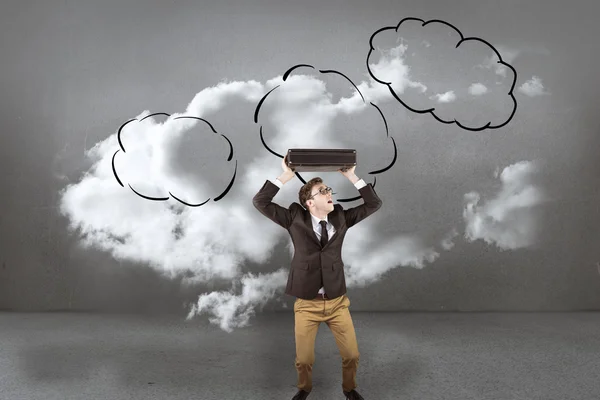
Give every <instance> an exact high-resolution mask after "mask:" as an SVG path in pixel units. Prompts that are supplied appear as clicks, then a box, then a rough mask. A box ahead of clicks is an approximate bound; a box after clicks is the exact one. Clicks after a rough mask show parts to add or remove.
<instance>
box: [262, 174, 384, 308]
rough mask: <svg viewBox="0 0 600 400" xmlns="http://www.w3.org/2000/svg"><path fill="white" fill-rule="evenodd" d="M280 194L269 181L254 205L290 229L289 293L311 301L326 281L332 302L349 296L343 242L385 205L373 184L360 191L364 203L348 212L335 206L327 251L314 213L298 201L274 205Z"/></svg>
mask: <svg viewBox="0 0 600 400" xmlns="http://www.w3.org/2000/svg"><path fill="white" fill-rule="evenodd" d="M278 191H279V187H278V186H277V185H275V184H274V183H273V182H271V181H269V180H267V181H266V182H265V184H264V185H263V187H262V188H261V189H260V190H259V191H258V193H257V194H256V195H255V196H254V198H253V199H252V204H254V207H256V209H257V210H258V211H260V212H261V213H262V214H263V215H264V216H266V217H267V218H269V219H270V220H271V221H273V222H275V223H276V224H278V225H280V226H282V227H283V228H285V229H287V231H288V232H289V234H290V236H291V237H292V242H293V243H294V257H293V258H292V264H291V268H290V272H289V274H288V281H287V286H286V289H285V293H286V294H288V295H290V296H294V297H298V298H301V299H306V300H311V299H314V298H315V297H316V296H317V293H318V292H319V289H320V288H321V282H322V283H323V286H324V287H325V293H327V297H329V298H330V299H333V298H336V297H338V296H341V295H343V294H345V293H346V278H345V275H344V262H343V261H342V243H343V241H344V236H345V235H346V231H347V230H348V229H349V228H350V227H352V226H353V225H356V224H357V223H358V222H360V221H362V220H363V219H365V218H367V217H368V216H369V215H371V214H373V213H374V212H375V211H377V210H378V209H379V208H380V207H381V205H382V204H383V203H382V201H381V199H380V198H379V197H378V196H377V194H376V193H375V189H374V188H373V185H372V184H370V183H368V184H367V186H365V187H363V188H361V189H359V193H360V194H361V196H362V198H363V200H364V204H361V205H359V206H357V207H353V208H349V209H347V210H344V209H343V207H342V206H341V205H339V204H335V206H334V208H333V211H331V212H330V213H329V214H328V215H327V220H328V221H329V222H330V223H332V224H333V226H334V227H335V230H336V232H335V234H334V235H333V236H332V237H331V238H329V241H328V242H327V244H326V245H325V246H324V247H323V248H321V244H320V242H319V239H318V238H317V235H316V234H315V232H314V231H313V226H312V221H311V218H310V212H309V211H308V210H306V209H304V208H303V207H302V206H301V205H300V204H299V203H296V202H294V203H292V204H291V205H290V206H289V207H288V208H284V207H282V206H280V205H279V204H276V203H273V202H272V200H273V197H275V195H276V194H277V192H278ZM321 277H322V281H321Z"/></svg>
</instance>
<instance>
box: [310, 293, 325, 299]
mask: <svg viewBox="0 0 600 400" xmlns="http://www.w3.org/2000/svg"><path fill="white" fill-rule="evenodd" d="M314 300H329V297H327V293H317V297H315V298H314Z"/></svg>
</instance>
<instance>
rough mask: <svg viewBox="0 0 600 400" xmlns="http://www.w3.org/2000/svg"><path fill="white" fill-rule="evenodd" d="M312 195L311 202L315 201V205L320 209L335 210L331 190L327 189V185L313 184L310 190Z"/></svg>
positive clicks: (325, 210)
mask: <svg viewBox="0 0 600 400" xmlns="http://www.w3.org/2000/svg"><path fill="white" fill-rule="evenodd" d="M310 195H311V196H312V197H311V198H310V200H309V203H310V202H311V201H312V202H313V207H314V208H315V209H317V210H319V211H324V212H331V211H333V199H332V198H331V190H329V191H327V185H325V184H324V183H319V184H318V185H315V186H313V188H312V191H311V192H310Z"/></svg>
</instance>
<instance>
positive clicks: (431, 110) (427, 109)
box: [366, 17, 517, 131]
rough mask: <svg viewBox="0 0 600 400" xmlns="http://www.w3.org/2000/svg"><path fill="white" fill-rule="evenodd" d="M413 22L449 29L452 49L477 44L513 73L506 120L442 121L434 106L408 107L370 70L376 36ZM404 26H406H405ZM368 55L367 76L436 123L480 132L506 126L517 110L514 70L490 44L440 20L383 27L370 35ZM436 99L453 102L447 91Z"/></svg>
mask: <svg viewBox="0 0 600 400" xmlns="http://www.w3.org/2000/svg"><path fill="white" fill-rule="evenodd" d="M414 21H418V22H421V24H420V26H421V27H426V26H430V25H436V24H439V25H443V26H446V27H449V28H451V29H452V30H453V31H454V32H456V33H457V34H458V36H459V38H460V39H459V40H458V41H457V43H456V44H455V46H454V48H455V49H457V48H459V46H461V45H463V46H464V45H465V44H473V43H479V44H484V45H485V46H486V47H487V48H489V49H490V50H491V51H493V53H494V54H495V56H496V57H497V58H498V63H499V64H501V65H504V66H506V67H508V68H509V69H510V70H512V72H513V81H512V84H511V85H510V89H509V90H508V93H506V96H509V97H510V102H511V104H512V107H511V111H510V115H509V116H508V118H507V119H506V120H503V121H501V122H499V123H493V122H492V121H487V122H486V123H484V124H482V125H479V126H467V125H466V124H464V123H461V121H459V120H457V119H456V118H447V119H444V118H442V117H441V116H440V115H439V114H440V112H439V111H437V110H436V107H435V106H428V107H420V108H418V107H414V106H410V105H409V104H408V102H407V101H406V99H404V100H403V99H402V97H404V96H403V94H402V93H397V91H396V90H394V88H393V87H392V86H393V85H394V82H393V81H390V80H386V79H382V77H381V76H377V73H375V72H374V71H373V70H372V68H371V65H370V64H371V62H370V59H371V57H372V55H373V52H374V50H375V46H374V43H373V42H374V41H375V40H376V38H377V36H378V35H380V34H381V33H383V32H385V33H389V32H390V31H394V32H395V33H396V34H398V30H399V29H400V27H401V25H402V24H406V23H410V22H414ZM405 26H406V25H405ZM423 42H424V44H425V46H426V47H429V46H430V43H428V42H427V41H423ZM369 47H370V48H369V53H368V55H367V62H366V63H367V70H368V71H369V74H370V75H371V77H372V78H373V79H374V80H375V81H377V82H379V83H380V84H383V85H386V86H387V87H388V89H389V91H390V93H391V94H392V96H393V97H394V98H395V99H396V100H397V101H398V102H400V104H402V105H403V106H404V107H406V108H407V109H408V110H410V111H412V112H414V113H418V114H427V113H428V114H431V115H432V116H433V117H434V118H435V119H436V120H437V121H439V122H441V123H443V124H456V125H457V126H459V127H460V128H462V129H465V130H469V131H481V130H484V129H498V128H502V127H503V126H505V125H506V124H508V122H510V120H511V119H512V118H513V116H514V114H515V112H516V110H517V101H516V99H515V96H514V95H513V91H514V88H515V84H516V81H517V72H516V70H515V69H514V68H513V67H512V66H511V65H510V64H508V63H507V62H505V61H503V60H502V56H501V54H500V53H499V52H498V50H496V49H495V48H494V47H493V46H492V45H491V44H490V43H488V42H487V41H485V40H484V39H481V38H477V37H466V38H465V37H464V36H463V34H462V33H461V32H460V31H459V30H458V29H457V28H456V27H454V26H453V25H451V24H449V23H447V22H445V21H442V20H438V19H434V20H429V21H425V20H423V19H420V18H414V17H408V18H404V19H402V20H401V21H400V22H399V23H398V25H396V26H387V27H383V28H381V29H379V30H377V31H375V32H374V33H373V34H372V35H371V38H370V39H369ZM435 98H437V99H438V101H439V102H440V103H444V102H450V101H452V100H454V98H455V95H454V93H452V92H450V91H448V92H444V93H438V94H436V95H434V96H433V97H432V99H435Z"/></svg>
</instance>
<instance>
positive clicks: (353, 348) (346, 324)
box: [294, 295, 360, 392]
mask: <svg viewBox="0 0 600 400" xmlns="http://www.w3.org/2000/svg"><path fill="white" fill-rule="evenodd" d="M349 306H350V299H348V297H347V296H346V295H342V296H340V297H337V298H335V299H327V300H323V299H317V300H304V299H296V302H295V303H294V317H295V327H294V330H295V335H296V370H297V371H298V384H297V387H298V389H302V390H304V391H306V392H310V391H311V390H312V366H313V364H314V362H315V338H316V336H317V330H318V329H319V325H320V323H321V322H325V323H326V324H327V326H329V329H331V332H332V333H333V336H334V337H335V341H336V343H337V346H338V349H339V351H340V355H341V356H342V389H343V390H344V391H345V392H349V391H350V390H352V389H355V388H356V387H357V385H356V370H357V368H358V361H359V356H360V354H359V352H358V343H357V341H356V334H355V332H354V324H353V323H352V317H351V316H350V310H349V309H348V307H349Z"/></svg>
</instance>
